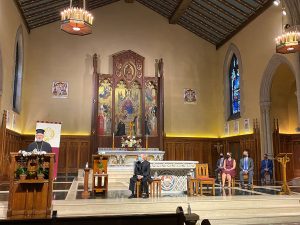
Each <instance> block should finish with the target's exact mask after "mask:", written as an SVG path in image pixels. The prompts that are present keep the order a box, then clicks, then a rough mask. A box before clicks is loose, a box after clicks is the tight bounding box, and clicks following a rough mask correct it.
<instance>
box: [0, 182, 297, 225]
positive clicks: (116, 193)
mask: <svg viewBox="0 0 300 225" xmlns="http://www.w3.org/2000/svg"><path fill="white" fill-rule="evenodd" d="M126 185H128V184H125V183H123V184H121V183H115V187H114V188H113V187H112V186H113V185H111V187H110V191H108V193H107V195H106V196H105V195H102V194H97V195H96V194H93V193H91V195H90V197H89V198H88V199H86V198H83V197H82V195H81V193H82V192H83V184H82V183H81V182H78V180H77V177H71V176H69V177H58V179H56V181H55V182H54V185H53V200H54V201H53V205H54V207H53V208H54V209H55V210H58V215H60V216H80V215H99V214H102V215H104V214H105V215H112V214H114V215H115V214H143V213H170V212H175V209H176V207H177V206H179V205H182V206H183V207H186V205H187V203H190V204H191V207H192V210H194V212H195V213H197V214H199V215H200V218H201V219H204V218H209V219H210V220H211V223H212V224H215V225H217V224H231V225H233V224H274V225H279V224H287V225H296V224H299V225H300V186H291V191H292V195H290V196H282V195H279V192H280V186H278V185H277V186H276V185H275V186H255V187H254V188H253V190H248V189H241V188H239V187H238V186H237V187H235V188H231V189H228V188H225V189H222V188H220V186H219V185H217V187H216V196H211V194H210V190H209V189H206V188H205V189H204V195H203V196H191V197H188V196H186V194H184V193H176V194H171V193H163V194H162V196H161V197H158V198H157V197H152V198H151V197H150V198H149V199H128V196H129V194H130V192H129V191H128V190H127V187H126ZM8 190H9V185H8V184H7V183H1V184H0V219H3V218H5V210H4V209H5V207H7V201H8ZM243 206H245V207H244V208H247V210H246V212H245V211H244V208H243ZM1 207H2V208H1ZM82 207H84V209H82ZM103 207H104V210H103ZM1 209H2V210H1ZM100 209H102V211H101V210H100ZM1 211H3V212H2V214H3V215H1ZM149 211H150V212H149ZM264 212H270V213H269V214H265V213H264ZM297 212H298V213H297ZM278 215H279V216H278ZM203 216H204V217H203ZM274 217H276V218H275V219H274ZM224 218H226V221H225V220H224ZM244 218H247V219H244ZM270 218H273V219H272V221H271V220H270ZM224 221H225V222H224ZM298 222H299V223H298Z"/></svg>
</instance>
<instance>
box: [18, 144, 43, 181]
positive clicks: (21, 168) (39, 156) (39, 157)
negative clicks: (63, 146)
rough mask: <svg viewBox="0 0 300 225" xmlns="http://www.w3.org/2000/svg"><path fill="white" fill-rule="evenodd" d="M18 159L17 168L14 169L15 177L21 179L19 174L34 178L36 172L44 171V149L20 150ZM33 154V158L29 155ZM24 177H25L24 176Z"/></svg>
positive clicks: (41, 172)
mask: <svg viewBox="0 0 300 225" xmlns="http://www.w3.org/2000/svg"><path fill="white" fill-rule="evenodd" d="M18 153H19V155H20V161H19V162H18V168H17V170H16V177H17V178H18V177H19V178H20V179H21V176H22V175H24V176H28V178H29V179H35V178H36V177H37V175H38V174H40V175H41V174H43V175H44V173H45V168H44V155H45V154H47V152H45V151H38V150H37V149H34V150H33V151H32V152H26V151H24V150H20V151H19V152H18ZM31 156H33V158H32V157H31ZM25 179H26V178H25Z"/></svg>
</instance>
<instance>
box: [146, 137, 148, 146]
mask: <svg viewBox="0 0 300 225" xmlns="http://www.w3.org/2000/svg"><path fill="white" fill-rule="evenodd" d="M146 149H148V134H146Z"/></svg>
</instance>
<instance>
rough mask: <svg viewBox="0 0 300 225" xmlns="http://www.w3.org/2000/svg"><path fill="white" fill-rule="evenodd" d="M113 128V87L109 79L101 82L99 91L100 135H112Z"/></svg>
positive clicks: (98, 120)
mask: <svg viewBox="0 0 300 225" xmlns="http://www.w3.org/2000/svg"><path fill="white" fill-rule="evenodd" d="M111 127H112V87H111V83H110V81H109V80H108V79H104V80H101V81H100V82H99V89H98V118H97V129H98V132H97V133H98V135H111Z"/></svg>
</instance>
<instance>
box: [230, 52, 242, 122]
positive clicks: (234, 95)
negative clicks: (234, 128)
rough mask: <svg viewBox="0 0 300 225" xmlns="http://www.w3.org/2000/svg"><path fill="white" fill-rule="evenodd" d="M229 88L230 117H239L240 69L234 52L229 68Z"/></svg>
mask: <svg viewBox="0 0 300 225" xmlns="http://www.w3.org/2000/svg"><path fill="white" fill-rule="evenodd" d="M229 89H230V93H229V95H230V118H231V119H234V118H238V117H240V112H241V95H240V71H239V62H238V59H237V57H236V55H235V54H233V55H232V58H231V62H230V68H229Z"/></svg>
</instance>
